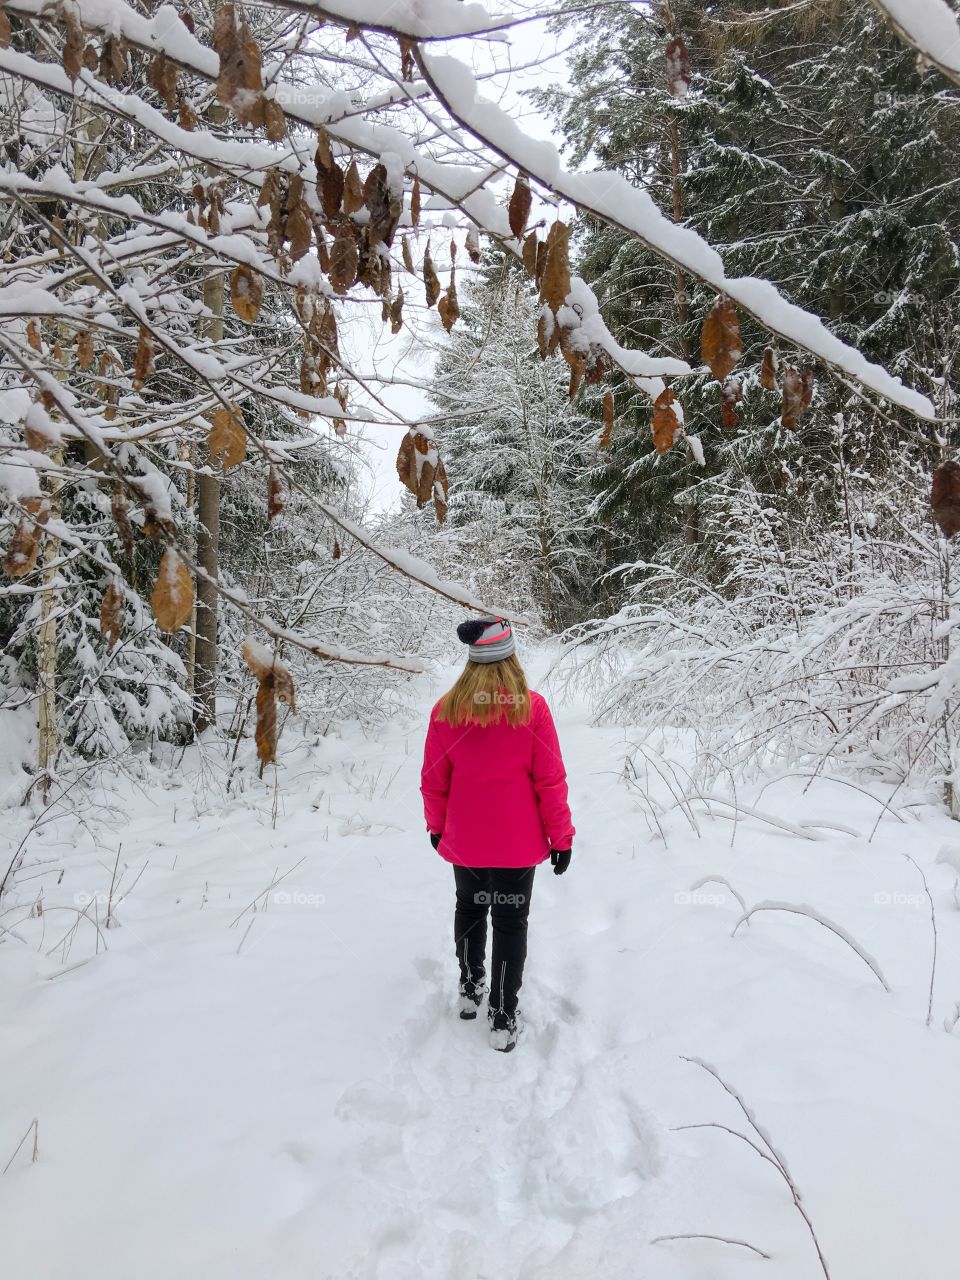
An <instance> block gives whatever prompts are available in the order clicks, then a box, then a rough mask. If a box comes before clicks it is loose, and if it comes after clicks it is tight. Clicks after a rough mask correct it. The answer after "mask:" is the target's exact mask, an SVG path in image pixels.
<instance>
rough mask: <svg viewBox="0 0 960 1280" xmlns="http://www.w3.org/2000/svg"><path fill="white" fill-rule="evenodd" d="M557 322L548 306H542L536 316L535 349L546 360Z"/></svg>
mask: <svg viewBox="0 0 960 1280" xmlns="http://www.w3.org/2000/svg"><path fill="white" fill-rule="evenodd" d="M556 327H557V322H556V321H555V320H554V318H553V312H552V311H551V310H550V308H549V307H542V308H541V310H540V315H539V317H538V318H537V350H538V351H539V352H540V359H541V360H546V358H547V356H548V355H549V354H550V351H551V345H550V344H551V339H552V338H553V335H554V330H555V329H556Z"/></svg>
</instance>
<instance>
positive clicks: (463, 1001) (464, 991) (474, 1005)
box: [460, 974, 487, 1020]
mask: <svg viewBox="0 0 960 1280" xmlns="http://www.w3.org/2000/svg"><path fill="white" fill-rule="evenodd" d="M486 994H487V984H486V983H485V982H484V980H483V975H482V974H481V976H480V977H479V978H477V979H476V981H474V980H473V979H470V980H468V981H467V982H461V983H460V1017H461V1018H463V1019H464V1020H467V1019H469V1018H475V1017H476V1016H477V1011H478V1010H479V1008H480V1006H481V1005H482V1004H483V999H484V996H485V995H486Z"/></svg>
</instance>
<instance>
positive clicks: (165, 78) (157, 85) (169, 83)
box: [147, 51, 177, 116]
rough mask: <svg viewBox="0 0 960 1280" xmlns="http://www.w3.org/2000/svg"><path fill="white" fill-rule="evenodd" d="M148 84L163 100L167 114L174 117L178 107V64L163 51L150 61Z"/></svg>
mask: <svg viewBox="0 0 960 1280" xmlns="http://www.w3.org/2000/svg"><path fill="white" fill-rule="evenodd" d="M147 84H149V86H150V88H151V89H153V90H154V92H155V93H156V94H157V96H158V97H160V98H162V99H163V105H164V106H165V107H166V109H167V113H168V114H169V115H171V116H172V115H173V113H174V111H175V110H176V107H177V64H176V63H175V62H174V61H173V60H172V59H171V58H168V57H167V55H166V54H165V53H163V52H162V51H161V52H160V53H156V54H154V56H153V57H152V58H151V59H150V65H149V66H148V67H147Z"/></svg>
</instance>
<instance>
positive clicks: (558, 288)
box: [540, 221, 570, 311]
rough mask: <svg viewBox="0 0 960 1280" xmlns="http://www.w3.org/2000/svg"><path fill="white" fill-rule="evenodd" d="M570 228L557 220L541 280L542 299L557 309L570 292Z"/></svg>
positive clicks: (551, 234)
mask: <svg viewBox="0 0 960 1280" xmlns="http://www.w3.org/2000/svg"><path fill="white" fill-rule="evenodd" d="M569 242H570V232H569V228H568V227H567V226H566V225H565V224H564V223H562V222H559V221H557V222H555V223H554V224H553V226H552V227H551V228H550V232H549V234H548V236H547V248H546V254H547V258H546V265H545V266H544V270H543V279H542V280H541V282H540V301H541V302H546V303H547V305H548V306H550V307H551V308H552V309H553V311H557V310H558V309H559V308H560V307H562V306H563V304H564V302H565V301H566V297H567V294H568V293H569V292H570V262H569V257H568V254H569Z"/></svg>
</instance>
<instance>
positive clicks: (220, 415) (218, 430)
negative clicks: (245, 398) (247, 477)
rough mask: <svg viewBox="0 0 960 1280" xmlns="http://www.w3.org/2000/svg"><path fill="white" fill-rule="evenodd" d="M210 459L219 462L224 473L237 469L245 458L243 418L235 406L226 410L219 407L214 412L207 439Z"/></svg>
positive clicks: (245, 441) (245, 445) (245, 438)
mask: <svg viewBox="0 0 960 1280" xmlns="http://www.w3.org/2000/svg"><path fill="white" fill-rule="evenodd" d="M207 445H208V447H209V449H210V459H211V461H213V462H220V463H221V464H222V465H223V469H224V471H229V470H230V468H231V467H238V466H239V465H240V463H241V462H243V460H244V459H245V458H246V456H247V433H246V432H245V431H244V429H243V417H242V415H241V413H240V409H239V408H238V407H237V405H234V406H233V407H232V409H228V408H227V407H226V406H225V405H220V406H219V408H217V410H216V411H215V412H214V415H213V418H212V419H211V423H210V434H209V435H208V437H207Z"/></svg>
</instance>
